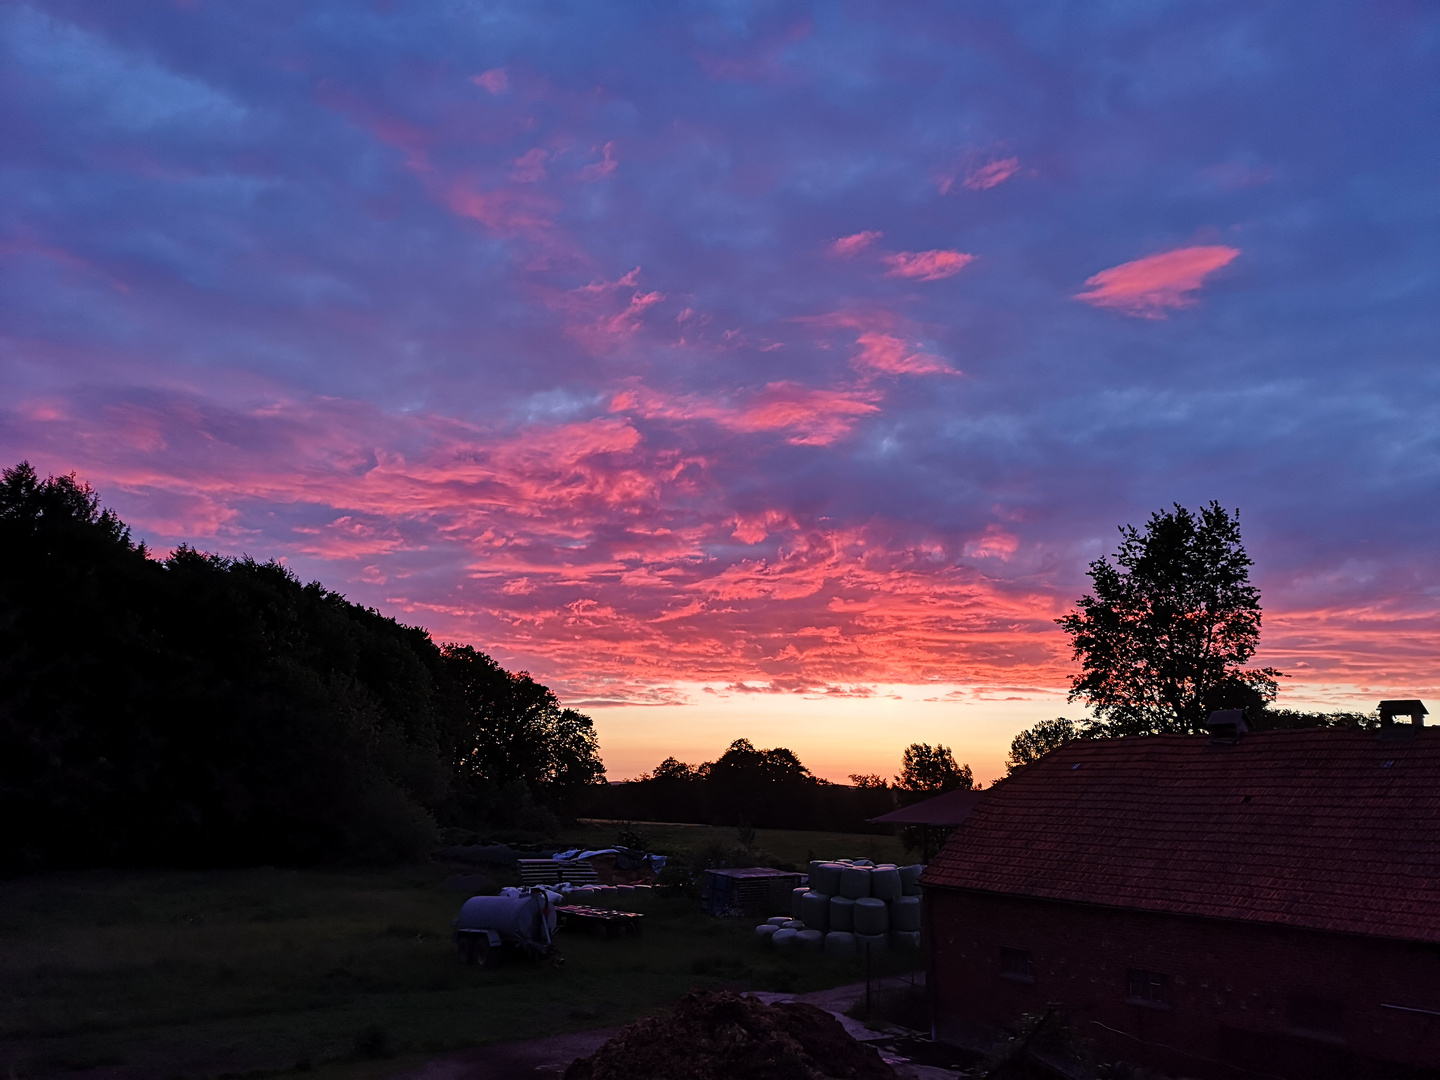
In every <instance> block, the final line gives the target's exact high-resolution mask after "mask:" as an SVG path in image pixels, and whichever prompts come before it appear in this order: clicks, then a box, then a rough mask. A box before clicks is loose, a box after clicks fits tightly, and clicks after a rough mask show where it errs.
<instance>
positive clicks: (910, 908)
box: [890, 896, 920, 933]
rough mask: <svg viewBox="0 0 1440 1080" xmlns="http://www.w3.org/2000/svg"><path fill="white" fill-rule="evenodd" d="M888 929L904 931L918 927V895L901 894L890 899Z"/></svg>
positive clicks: (916, 929)
mask: <svg viewBox="0 0 1440 1080" xmlns="http://www.w3.org/2000/svg"><path fill="white" fill-rule="evenodd" d="M890 929H891V930H899V931H901V932H905V933H913V932H915V931H918V930H919V929H920V897H918V896H902V897H900V899H899V900H892V901H890Z"/></svg>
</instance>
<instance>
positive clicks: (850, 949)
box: [825, 930, 856, 956]
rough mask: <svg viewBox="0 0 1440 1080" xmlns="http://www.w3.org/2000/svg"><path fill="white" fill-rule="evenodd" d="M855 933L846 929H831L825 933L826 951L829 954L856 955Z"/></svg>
mask: <svg viewBox="0 0 1440 1080" xmlns="http://www.w3.org/2000/svg"><path fill="white" fill-rule="evenodd" d="M855 949H856V945H855V935H854V934H851V933H847V932H846V931H844V930H831V931H830V933H828V934H826V935H825V953H826V955H827V956H854V955H855Z"/></svg>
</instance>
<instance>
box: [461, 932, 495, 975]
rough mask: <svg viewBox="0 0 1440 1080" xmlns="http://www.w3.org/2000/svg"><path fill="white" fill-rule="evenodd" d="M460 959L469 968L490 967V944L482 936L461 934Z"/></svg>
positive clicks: (491, 962) (491, 959)
mask: <svg viewBox="0 0 1440 1080" xmlns="http://www.w3.org/2000/svg"><path fill="white" fill-rule="evenodd" d="M460 959H462V960H464V961H465V963H467V964H469V965H470V966H471V967H482V968H487V967H490V966H491V964H493V963H494V960H493V957H492V954H491V952H490V942H489V941H487V940H486V939H485V936H484V935H483V934H461V935H460Z"/></svg>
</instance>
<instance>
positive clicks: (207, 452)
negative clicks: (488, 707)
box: [0, 0, 1440, 781]
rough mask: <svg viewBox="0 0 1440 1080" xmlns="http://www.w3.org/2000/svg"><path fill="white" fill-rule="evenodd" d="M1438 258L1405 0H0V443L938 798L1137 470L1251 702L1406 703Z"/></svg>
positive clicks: (606, 742)
mask: <svg viewBox="0 0 1440 1080" xmlns="http://www.w3.org/2000/svg"><path fill="white" fill-rule="evenodd" d="M1437 268H1440V9H1437V8H1436V7H1435V6H1434V5H1432V4H1425V3H1421V2H1418V0H1416V2H1406V0H1376V2H1373V3H1372V2H1367V3H1362V2H1359V0H1356V2H1351V3H1347V2H1335V3H1324V4H1315V3H1302V2H1295V3H1257V2H1254V0H1245V2H1234V3H1223V2H1221V3H1208V4H1181V3H1163V2H1159V0H1154V2H1145V3H1134V2H1119V0H1115V2H1110V3H1098V2H1097V3H1044V2H1039V0H1037V2H1033V3H1031V2H1017V3H1007V4H994V3H979V2H975V3H960V2H949V3H906V4H887V3H876V4H859V3H857V4H845V3H824V4H815V5H813V6H807V5H802V4H783V3H775V4H763V3H753V4H745V3H712V4H706V3H689V4H679V3H677V4H620V3H593V2H590V3H571V4H564V3H538V2H533V0H527V2H516V3H512V4H504V3H465V2H460V0H451V2H446V3H437V2H419V0H416V2H413V3H412V2H406V0H393V2H378V0H377V2H370V3H365V2H361V0H332V2H323V0H316V2H302V0H269V2H267V0H231V2H217V0H189V2H179V0H177V2H174V3H163V2H159V0H153V2H145V3H140V2H126V0H73V2H66V0H55V2H52V3H36V4H25V3H8V4H4V5H0V457H3V463H4V464H5V465H13V464H14V463H15V462H17V461H19V460H20V459H22V458H28V459H29V460H30V461H31V462H32V463H33V464H34V465H35V466H36V468H37V469H38V470H40V472H41V473H42V474H44V473H68V472H70V471H72V470H74V471H76V472H78V473H79V474H80V476H81V477H82V478H84V479H86V480H88V481H90V482H91V483H92V484H93V485H94V486H95V487H96V489H97V490H98V491H99V492H100V494H101V496H102V498H103V500H104V501H105V503H106V504H107V505H110V506H113V507H115V508H116V509H117V510H118V511H119V513H120V514H121V515H122V516H123V517H124V518H125V519H126V520H127V521H128V522H130V523H131V524H132V525H133V526H134V528H135V532H136V536H137V537H138V538H143V539H145V540H146V541H147V542H148V543H149V544H150V545H151V546H152V547H153V548H156V549H158V550H160V551H164V550H168V549H170V548H172V547H174V546H176V545H178V544H180V543H182V542H183V543H189V544H192V545H194V546H197V547H200V548H203V549H205V550H209V551H215V552H220V553H223V554H227V555H239V554H241V553H248V554H250V555H253V556H255V557H257V558H271V557H280V558H283V559H284V560H285V561H286V562H287V563H288V564H289V565H290V566H292V567H293V568H294V569H295V571H296V572H297V573H298V574H299V575H300V576H301V577H302V578H304V579H306V580H309V579H319V580H320V581H322V582H324V583H325V584H326V585H328V586H329V587H331V588H333V589H336V590H337V591H340V592H343V593H344V594H345V595H346V596H348V597H349V598H350V599H352V600H354V601H357V602H359V603H364V604H368V605H373V606H375V607H377V608H379V609H380V610H381V611H383V612H384V613H386V614H388V615H392V616H394V617H396V618H398V619H400V620H402V621H404V622H408V623H415V624H418V625H422V626H425V627H427V628H428V629H429V630H431V631H432V633H433V634H434V635H435V636H436V637H437V638H438V639H440V640H459V641H465V642H469V643H472V644H474V645H476V646H477V647H479V648H482V649H484V650H486V651H488V652H491V653H492V654H493V655H494V656H495V657H496V658H497V659H499V660H500V661H501V662H502V663H504V664H506V665H507V666H510V667H512V668H521V669H527V670H529V671H530V672H532V673H533V674H534V675H535V676H536V677H537V678H540V679H542V680H543V681H545V682H547V683H548V684H549V685H551V686H552V687H553V688H554V689H555V690H556V691H557V693H559V694H560V696H561V698H562V700H563V701H564V702H565V703H566V704H571V705H575V706H577V707H579V708H582V709H583V710H585V711H587V712H589V713H590V714H591V715H593V716H594V717H595V718H596V722H597V724H598V726H599V731H600V738H601V749H602V753H603V756H604V758H605V762H606V764H607V766H608V768H609V770H610V775H611V776H612V777H615V778H620V777H625V776H630V775H633V774H635V773H636V772H638V771H640V770H643V769H646V768H649V767H651V766H653V765H654V764H655V763H656V762H658V761H659V760H660V759H661V758H663V757H665V756H666V755H668V754H672V753H673V754H675V755H677V756H679V757H681V758H684V759H686V760H689V761H692V762H693V761H698V760H702V759H705V758H711V757H714V756H715V755H716V754H718V753H719V752H720V751H721V750H722V749H723V747H724V746H725V745H726V744H728V743H729V742H730V741H731V740H732V739H734V738H737V737H740V736H746V737H748V738H750V739H751V740H752V741H753V742H755V743H756V744H758V745H761V746H772V745H784V746H789V747H791V748H792V749H794V750H796V751H797V752H798V753H799V754H800V756H801V758H802V760H804V761H805V762H806V763H807V764H808V765H810V766H811V767H812V768H813V769H814V770H815V771H816V772H818V773H820V774H822V775H825V776H828V777H830V778H832V779H842V780H843V778H844V777H845V775H846V774H847V773H851V772H872V771H874V772H882V773H893V772H895V771H896V770H897V769H898V766H899V755H900V751H901V748H902V747H903V746H904V745H905V744H907V743H909V742H912V741H916V740H925V741H930V742H935V741H940V742H945V743H947V744H949V745H951V746H952V747H953V748H954V749H955V751H956V755H957V757H959V758H960V759H961V760H966V761H970V762H971V763H972V764H973V765H974V766H975V770H976V773H977V775H978V777H979V778H980V779H982V780H987V781H988V780H989V779H991V778H992V777H993V776H995V775H997V774H998V773H999V772H1001V771H1003V765H1002V762H1003V758H1004V754H1005V748H1006V746H1007V744H1008V743H1009V740H1010V738H1011V737H1012V736H1013V735H1014V733H1015V732H1016V731H1017V730H1018V729H1019V728H1020V727H1022V726H1025V725H1028V724H1030V723H1033V722H1034V721H1035V720H1038V719H1041V718H1044V717H1050V716H1055V715H1060V714H1065V715H1070V716H1079V715H1081V714H1082V712H1083V709H1082V708H1081V706H1080V705H1078V704H1070V705H1067V704H1066V703H1065V700H1064V698H1065V689H1066V686H1067V680H1068V678H1069V676H1070V674H1071V672H1072V667H1071V664H1070V660H1069V655H1068V649H1067V642H1066V639H1065V637H1064V635H1063V634H1062V633H1061V632H1060V630H1059V629H1058V627H1056V626H1055V625H1054V622H1053V620H1054V618H1055V617H1056V616H1057V615H1060V614H1062V613H1063V612H1064V611H1065V610H1067V609H1068V607H1069V606H1070V605H1071V604H1072V603H1073V601H1074V600H1075V599H1076V597H1078V596H1079V595H1080V594H1081V593H1082V592H1083V591H1084V590H1085V588H1086V586H1087V584H1088V579H1087V578H1086V577H1085V566H1086V564H1087V563H1088V562H1089V561H1090V560H1091V559H1094V558H1097V557H1099V556H1101V555H1104V554H1106V553H1109V552H1111V551H1113V550H1114V548H1115V545H1116V542H1117V540H1118V534H1117V532H1116V527H1117V526H1118V525H1121V524H1123V523H1127V522H1129V523H1135V524H1142V523H1143V521H1144V519H1145V518H1146V517H1147V516H1148V515H1149V514H1150V513H1151V512H1152V511H1154V510H1157V509H1160V508H1162V507H1166V506H1168V505H1169V504H1171V503H1174V502H1179V503H1182V504H1185V505H1188V506H1191V507H1198V506H1199V505H1200V504H1201V503H1202V502H1206V501H1208V500H1210V499H1218V500H1219V501H1220V502H1221V503H1222V504H1223V505H1225V506H1226V507H1227V508H1231V509H1238V510H1239V513H1240V521H1241V527H1242V530H1243V534H1244V538H1245V542H1246V546H1247V548H1248V549H1249V551H1250V553H1251V555H1252V557H1253V558H1254V560H1255V563H1256V565H1255V569H1254V578H1255V580H1256V582H1257V583H1258V584H1259V586H1260V588H1261V590H1262V596H1263V602H1264V607H1265V622H1264V632H1263V636H1262V649H1261V654H1260V655H1259V656H1258V657H1257V660H1258V661H1259V662H1261V663H1267V664H1273V665H1274V666H1276V667H1279V668H1280V669H1281V670H1283V671H1285V672H1287V673H1289V674H1290V675H1291V678H1289V679H1287V680H1284V681H1283V685H1282V689H1281V696H1280V704H1282V705H1289V706H1292V707H1293V706H1300V705H1303V706H1315V707H1322V708H1340V707H1359V708H1364V709H1369V708H1372V707H1373V706H1374V704H1375V702H1376V700H1378V699H1379V698H1380V697H1382V696H1403V697H1414V696H1419V697H1422V698H1432V699H1434V698H1440V543H1437V540H1440V499H1437V482H1440V364H1437V345H1440V333H1437V325H1440V295H1437V276H1440V275H1437ZM1431 708H1432V709H1440V703H1437V702H1436V701H1434V700H1432V701H1431Z"/></svg>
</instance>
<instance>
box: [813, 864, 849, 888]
mask: <svg viewBox="0 0 1440 1080" xmlns="http://www.w3.org/2000/svg"><path fill="white" fill-rule="evenodd" d="M842 869H844V867H842V866H841V865H840V864H839V863H833V862H812V863H811V864H810V890H811V891H812V892H818V893H825V895H827V896H834V895H835V894H836V893H838V892H839V891H840V871H841V870H842Z"/></svg>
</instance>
